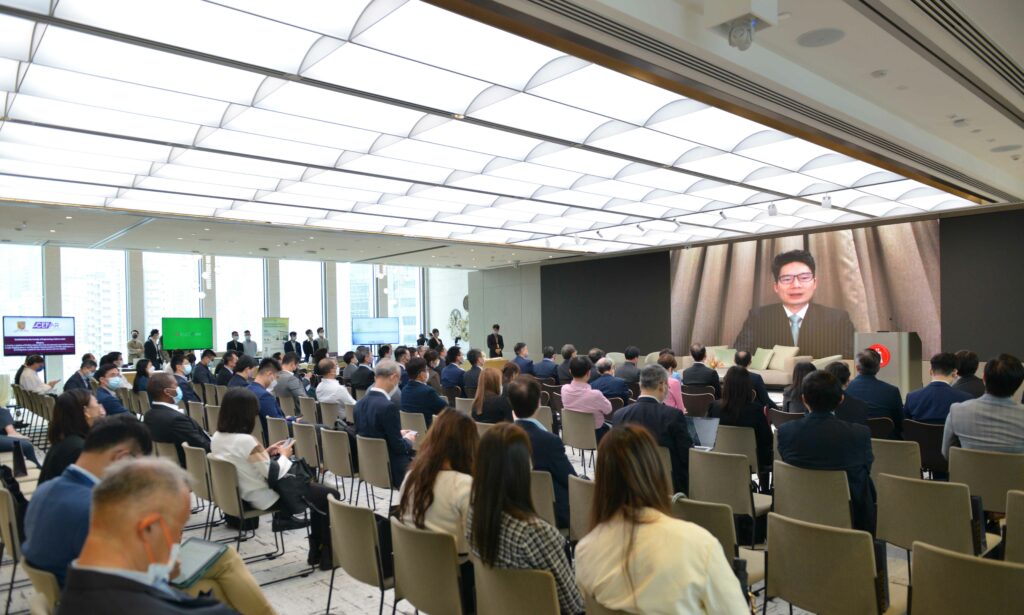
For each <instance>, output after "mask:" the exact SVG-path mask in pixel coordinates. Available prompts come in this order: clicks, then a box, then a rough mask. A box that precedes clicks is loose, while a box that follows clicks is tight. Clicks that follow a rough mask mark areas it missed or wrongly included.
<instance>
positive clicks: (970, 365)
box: [956, 350, 978, 376]
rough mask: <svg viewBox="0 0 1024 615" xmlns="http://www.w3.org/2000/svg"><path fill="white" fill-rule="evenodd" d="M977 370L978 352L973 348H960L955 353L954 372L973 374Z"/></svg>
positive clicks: (963, 374) (962, 374) (965, 374)
mask: <svg viewBox="0 0 1024 615" xmlns="http://www.w3.org/2000/svg"><path fill="white" fill-rule="evenodd" d="M977 371H978V353H976V352H974V351H973V350H960V351H958V352H957V353H956V373H957V374H959V375H960V376H973V375H974V373H975V372H977Z"/></svg>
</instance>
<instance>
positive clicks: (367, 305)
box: [328, 263, 375, 354]
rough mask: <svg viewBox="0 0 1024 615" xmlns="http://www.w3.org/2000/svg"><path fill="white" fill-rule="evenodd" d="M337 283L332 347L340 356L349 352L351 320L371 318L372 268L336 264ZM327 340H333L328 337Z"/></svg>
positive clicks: (360, 265) (350, 346) (353, 264)
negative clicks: (354, 318) (335, 330)
mask: <svg viewBox="0 0 1024 615" xmlns="http://www.w3.org/2000/svg"><path fill="white" fill-rule="evenodd" d="M335 275H336V277H337V283H338V331H337V332H336V333H335V335H334V337H335V338H337V340H336V341H335V342H334V347H335V348H336V349H337V351H338V352H339V353H341V354H344V353H345V352H346V351H347V350H351V349H352V348H353V347H354V346H355V344H353V343H352V318H353V317H361V316H373V315H374V313H375V310H374V300H373V299H374V290H373V281H374V280H373V266H372V265H365V264H358V263H338V264H337V267H336V274H335ZM328 339H333V338H330V336H328Z"/></svg>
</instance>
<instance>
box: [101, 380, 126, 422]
mask: <svg viewBox="0 0 1024 615" xmlns="http://www.w3.org/2000/svg"><path fill="white" fill-rule="evenodd" d="M96 401H98V402H100V405H102V406H103V410H104V411H106V413H107V416H111V415H114V414H124V413H125V412H128V409H127V408H125V407H124V404H122V403H121V400H120V399H118V398H117V395H114V394H113V393H111V392H109V391H107V390H106V389H104V388H103V387H100V388H99V389H97V390H96Z"/></svg>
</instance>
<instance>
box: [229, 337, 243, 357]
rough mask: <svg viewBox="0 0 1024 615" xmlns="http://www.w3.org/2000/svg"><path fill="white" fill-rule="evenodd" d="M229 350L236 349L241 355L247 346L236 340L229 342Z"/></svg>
mask: <svg viewBox="0 0 1024 615" xmlns="http://www.w3.org/2000/svg"><path fill="white" fill-rule="evenodd" d="M228 350H234V351H235V352H237V353H238V354H240V355H241V354H245V346H244V345H242V342H236V341H235V340H231V341H230V342H228Z"/></svg>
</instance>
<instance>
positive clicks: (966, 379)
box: [953, 374, 985, 399]
mask: <svg viewBox="0 0 1024 615" xmlns="http://www.w3.org/2000/svg"><path fill="white" fill-rule="evenodd" d="M953 388H954V389H956V390H958V391H964V392H965V393H970V395H971V397H972V398H974V399H978V398H979V397H981V396H982V395H984V394H985V381H984V380H982V379H981V378H978V377H977V376H975V375H974V374H971V375H970V376H961V377H960V378H957V380H956V382H954V383H953Z"/></svg>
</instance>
